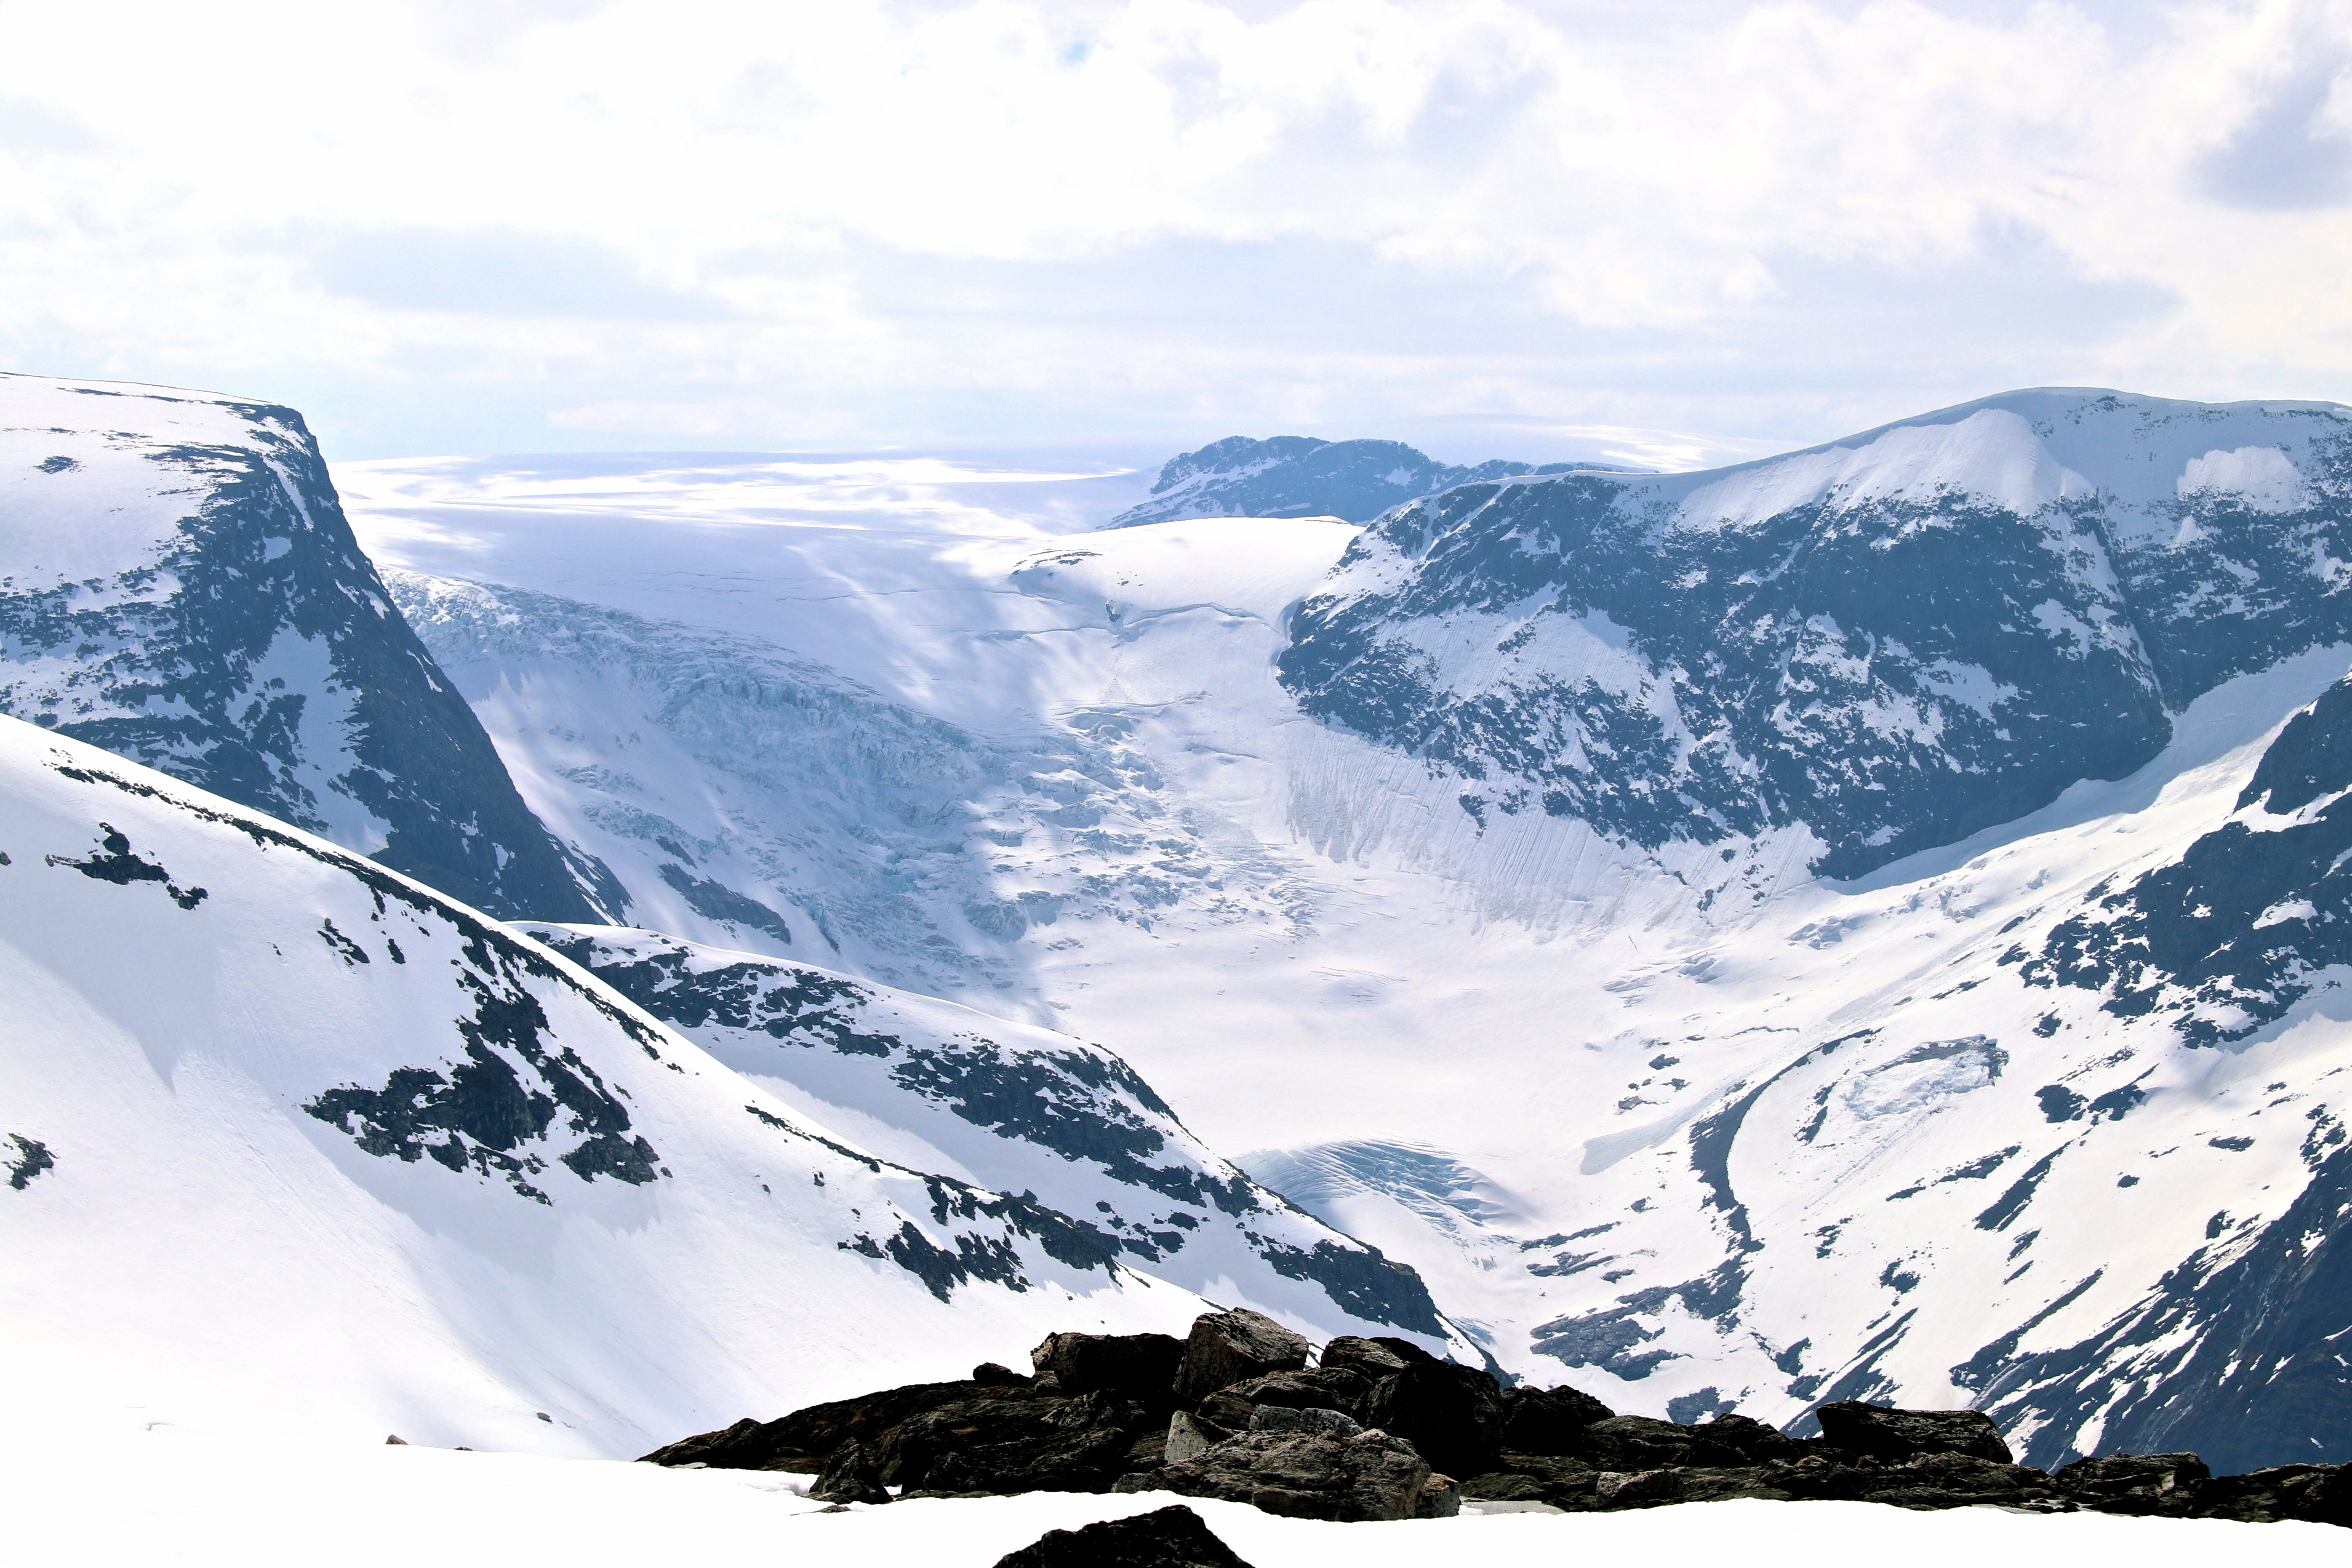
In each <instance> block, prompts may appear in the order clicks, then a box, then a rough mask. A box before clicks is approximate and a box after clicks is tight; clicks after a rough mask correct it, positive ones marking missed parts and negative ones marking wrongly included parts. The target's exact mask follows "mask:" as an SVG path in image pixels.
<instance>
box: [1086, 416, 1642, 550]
mask: <svg viewBox="0 0 2352 1568" xmlns="http://www.w3.org/2000/svg"><path fill="white" fill-rule="evenodd" d="M1593 466H1594V465H1591V464H1579V463H1551V464H1548V465H1546V466H1545V467H1543V468H1536V467H1534V466H1533V465H1531V464H1528V463H1513V462H1506V461H1504V460H1502V459H1500V458H1497V459H1495V460H1493V461H1490V462H1485V463H1480V464H1478V465H1477V466H1475V468H1457V467H1454V466H1451V465H1449V464H1445V463H1441V462H1439V461H1437V460H1436V459H1435V458H1432V457H1430V456H1429V455H1428V454H1427V453H1425V452H1421V451H1417V450H1415V449H1414V448H1412V447H1408V446H1406V445H1405V444H1404V443H1403V442H1402V441H1319V440H1317V439H1316V438H1315V437H1312V436H1276V437H1272V438H1271V439H1268V440H1264V441H1254V440H1252V439H1250V438H1249V437H1246V436H1229V437H1226V438H1225V439H1223V440H1222V441H1213V442H1211V443H1210V444H1209V445H1208V446H1206V447H1202V448H1201V449H1200V450H1199V451H1197V452H1185V453H1183V454H1181V455H1180V456H1178V457H1174V458H1170V459H1169V460H1168V463H1167V465H1166V466H1165V467H1163V468H1161V469H1160V482H1159V483H1158V484H1155V485H1153V486H1152V487H1151V500H1148V501H1145V502H1144V503H1143V504H1142V505H1140V506H1133V507H1129V509H1128V510H1125V511H1123V512H1121V513H1119V514H1118V516H1117V517H1115V518H1113V519H1111V520H1110V521H1109V522H1108V523H1106V524H1104V526H1105V527H1107V528H1133V527H1135V526H1137V525H1138V524H1139V523H1146V522H1169V521H1173V520H1175V519H1177V518H1187V517H1337V518H1344V519H1346V520H1347V521H1349V522H1369V521H1371V520H1372V519H1373V518H1376V517H1378V516H1380V515H1381V513H1382V512H1384V511H1386V510H1389V509H1390V508H1391V507H1393V506H1399V505H1402V503H1404V502H1406V501H1409V500H1414V499H1416V498H1418V497H1421V496H1425V495H1433V494H1435V493H1436V492H1437V491H1439V490H1444V489H1453V488H1454V486H1455V485H1466V484H1473V483H1475V482H1477V481H1479V480H1483V479H1516V478H1517V477H1518V476H1520V475H1522V474H1559V473H1566V472H1568V471H1570V469H1571V468H1590V467H1593ZM1600 466H1601V467H1602V468H1607V467H1608V465H1605V464H1603V465H1600Z"/></svg>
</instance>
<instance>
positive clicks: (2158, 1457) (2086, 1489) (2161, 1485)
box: [2052, 1454, 2213, 1513]
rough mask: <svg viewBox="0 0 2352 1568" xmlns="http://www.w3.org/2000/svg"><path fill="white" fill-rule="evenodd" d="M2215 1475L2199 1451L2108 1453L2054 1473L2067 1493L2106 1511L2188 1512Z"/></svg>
mask: <svg viewBox="0 0 2352 1568" xmlns="http://www.w3.org/2000/svg"><path fill="white" fill-rule="evenodd" d="M2052 1479H2053V1480H2054V1481H2056V1482H2057V1484H2058V1489H2059V1490H2060V1491H2061V1492H2062V1493H2063V1494H2064V1495H2065V1496H2067V1497H2070V1498H2072V1499H2074V1500H2075V1501H2077V1502H2079V1503H2082V1504H2083V1505H2084V1507H2086V1508H2095V1509H2097V1510H2100V1511H2101V1512H2103V1513H2157V1512H2166V1513H2172V1512H2186V1511H2187V1510H2188V1509H2189V1506H2190V1500H2191V1499H2192V1498H2194V1497H2195V1496H2196V1494H2197V1492H2198V1491H2199V1490H2200V1489H2201V1486H2202V1484H2203V1483H2204V1482H2206V1481H2209V1480H2211V1479H2213V1472H2212V1471H2211V1470H2210V1469H2208V1468H2206V1465H2205V1461H2204V1460H2202V1459H2200V1458H2198V1457H2197V1456H2196V1455H2194V1454H2108V1455H2105V1456H2104V1457H2103V1458H2095V1459H2077V1460H2075V1461H2074V1463H2073V1464H2071V1465H2067V1466H2064V1467H2063V1468H2061V1469H2060V1470H2059V1471H2058V1473H2057V1474H2056V1475H2055V1476H2053V1478H2052Z"/></svg>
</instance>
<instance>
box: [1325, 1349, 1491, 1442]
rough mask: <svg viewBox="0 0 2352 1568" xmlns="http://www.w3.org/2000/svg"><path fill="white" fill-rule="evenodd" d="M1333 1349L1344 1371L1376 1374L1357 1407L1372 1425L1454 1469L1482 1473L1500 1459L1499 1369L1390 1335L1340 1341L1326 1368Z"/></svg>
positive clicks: (1366, 1421)
mask: <svg viewBox="0 0 2352 1568" xmlns="http://www.w3.org/2000/svg"><path fill="white" fill-rule="evenodd" d="M1334 1347H1337V1348H1339V1352H1340V1354H1341V1357H1342V1360H1341V1362H1340V1365H1339V1370H1342V1371H1345V1372H1349V1373H1354V1374H1356V1375H1359V1376H1370V1377H1372V1380H1373V1381H1372V1388H1371V1392H1370V1394H1368V1395H1367V1396H1365V1398H1364V1399H1363V1400H1362V1401H1361V1402H1360V1405H1359V1407H1358V1408H1359V1412H1360V1416H1361V1418H1362V1420H1363V1421H1364V1423H1365V1424H1366V1425H1367V1426H1377V1427H1379V1428H1380V1429H1381V1430H1382V1431H1384V1432H1391V1433H1394V1434H1395V1435H1396V1436H1400V1437H1402V1438H1403V1439H1404V1440H1405V1441H1406V1442H1408V1443H1411V1444H1412V1446H1413V1447H1416V1448H1418V1449H1420V1450H1421V1452H1422V1455H1423V1458H1427V1459H1428V1460H1429V1462H1430V1463H1431V1464H1432V1465H1433V1466H1435V1467H1436V1468H1439V1469H1441V1470H1444V1472H1446V1473H1447V1474H1448V1475H1455V1476H1476V1475H1483V1474H1485V1473H1486V1471H1488V1470H1491V1469H1493V1468H1495V1466H1496V1464H1497V1463H1498V1462H1499V1461H1500V1460H1501V1458H1502V1453H1503V1417H1504V1409H1505V1407H1504V1403H1503V1390H1502V1386H1501V1385H1500V1384H1497V1383H1496V1381H1495V1379H1494V1375H1493V1374H1492V1373H1488V1372H1486V1371H1485V1370H1484V1369H1483V1368H1479V1367H1475V1366H1464V1365H1462V1364H1460V1363H1457V1362H1450V1361H1440V1360H1438V1359H1437V1357H1435V1356H1433V1355H1431V1354H1430V1353H1429V1352H1427V1351H1425V1350H1423V1349H1422V1348H1421V1347H1420V1346H1419V1345H1417V1344H1414V1343H1413V1342H1412V1341H1410V1340H1398V1339H1387V1338H1382V1339H1377V1340H1366V1339H1358V1338H1353V1337H1349V1338H1346V1339H1341V1340H1334V1341H1333V1342H1331V1344H1330V1345H1327V1346H1326V1347H1325V1348H1324V1352H1323V1361H1324V1366H1325V1368H1326V1369H1329V1368H1330V1367H1331V1354H1332V1350H1333V1348H1334ZM1375 1369H1377V1371H1376V1370H1375Z"/></svg>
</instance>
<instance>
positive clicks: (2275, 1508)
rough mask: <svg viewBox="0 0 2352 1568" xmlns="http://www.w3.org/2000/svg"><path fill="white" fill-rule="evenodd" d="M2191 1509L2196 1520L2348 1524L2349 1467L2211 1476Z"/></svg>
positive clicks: (2351, 1515) (2351, 1514)
mask: <svg viewBox="0 0 2352 1568" xmlns="http://www.w3.org/2000/svg"><path fill="white" fill-rule="evenodd" d="M2191 1509H2192V1511H2193V1512H2194V1514H2195V1515H2196V1517H2198V1518H2200V1519H2235V1520H2243V1521H2247V1522H2249V1523H2255V1524H2267V1523H2270V1522H2272V1521H2276V1520H2287V1519H2299V1520H2303V1521H2306V1522H2308V1523H2312V1524H2335V1525H2344V1526H2352V1466H2345V1465H2279V1466H2275V1467H2273V1468H2270V1469H2264V1470H2254V1471H2252V1472H2250V1473H2248V1474H2246V1475H2242V1476H2216V1477H2215V1478H2214V1479H2211V1480H2210V1481H2206V1482H2204V1483H2203V1484H2202V1485H2200V1486H2199V1487H2198V1488H2197V1489H2196V1491H2195V1493H2194V1494H2193V1498H2192V1501H2191Z"/></svg>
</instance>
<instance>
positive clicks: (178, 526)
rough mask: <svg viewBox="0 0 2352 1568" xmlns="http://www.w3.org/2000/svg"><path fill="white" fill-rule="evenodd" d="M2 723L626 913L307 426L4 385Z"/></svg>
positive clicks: (297, 820)
mask: <svg viewBox="0 0 2352 1568" xmlns="http://www.w3.org/2000/svg"><path fill="white" fill-rule="evenodd" d="M0 517H5V522H6V527H5V530H0V711H5V712H6V713H9V714H13V715H15V716H16V717H18V718H22V719H26V720H29V721H32V722H34V723H37V724H39V725H41V726H43V727H44V728H47V729H50V730H54V731H58V732H59V733H61V734H67V735H71V736H73V737H75V738H77V739H79V740H83V741H87V742H90V743H92V744H94V745H98V746H101V747H103V748H105V749H106V750H108V751H110V752H116V753H118V754H119V755H122V756H126V757H130V758H132V759H134V760H136V761H138V762H141V763H146V764H148V765H150V766H152V767H155V768H158V769H161V770H162V771H163V772H165V773H172V774H173V775H175V776H176V777H179V778H182V779H184V780H186V781H188V782H189V783H191V784H197V785H200V786H201V787H203V788H205V789H207V790H211V791H213V792H215V794H218V795H226V796H227V797H228V798H229V799H231V800H234V801H236V802H238V803H239V804H241V805H248V806H251V807H253V808H255V809H257V810H259V811H263V812H266V813H268V814H269V815H270V816H276V817H278V818H280V819H281V820H283V821H286V822H290V823H292V824H294V825H295V826H299V827H302V828H305V829H308V830H309V831H311V832H314V833H318V834H320V835H323V836H324V837H329V838H331V839H333V840H334V841H335V842H337V843H339V844H341V845H343V846H345V847H349V848H352V849H355V850H358V851H360V852H361V853H362V854H366V855H369V856H372V857H373V858H375V859H376V860H378V861H380V862H382V863H383V864H384V865H386V866H389V867H392V868H394V869H396V870H399V871H403V872H405V873H407V874H408V875H410V876H413V877H415V878H418V879H421V880H424V881H426V882H429V883H431V884H432V885H433V886H435V887H436V888H440V889H444V890H445V891H447V892H449V893H451V894H452V895H454V896H456V897H457V898H459V899H462V900H466V901H467V902H468V903H471V904H474V905H476V906H478V907H479V908H481V909H483V910H488V911H489V912H490V913H493V914H497V915H499V916H502V917H509V918H514V917H522V916H536V917H539V918H542V919H551V920H591V919H597V918H602V917H605V916H609V915H614V914H617V913H618V910H617V909H614V908H612V907H610V905H609V904H608V903H607V902H606V901H605V900H604V899H603V898H602V897H600V895H599V893H598V891H597V889H598V888H599V886H600V884H603V883H605V882H606V880H607V879H604V878H603V876H602V868H601V867H598V866H596V865H595V863H594V862H593V861H592V860H589V859H588V858H585V857H583V856H575V855H571V854H569V853H568V852H567V851H566V850H565V849H564V848H563V847H562V846H559V845H558V844H557V843H555V842H554V841H553V840H552V839H551V837H549V835H548V833H547V832H546V830H545V829H544V828H543V827H542V826H541V825H540V823H539V820H538V819H537V818H536V817H534V816H532V815H531V813H530V809H529V808H528V807H526V806H525V805H524V804H523V802H522V798H521V796H520V795H517V794H516V792H515V788H514V784H513V783H512V781H511V780H510V779H509V777H508V775H507V772H506V768H505V765H504V764H503V763H501V762H500V761H499V756H498V753H497V752H496V751H495V750H494V749H493V748H492V746H491V745H490V742H489V739H488V736H487V735H486V734H485V733H484V732H483V730H482V726H481V724H480V722H479V721H478V720H477V719H476V718H475V717H474V714H473V711H472V710H471V709H470V708H468V707H467V704H466V702H465V701H464V700H463V699H462V698H460V697H459V696H458V695H457V691H456V690H455V689H454V688H452V686H451V685H450V683H449V682H448V681H447V680H446V679H444V678H443V677H442V675H441V673H440V671H439V670H438V669H437V668H435V666H434V663H433V659H432V657H431V656H430V655H429V654H427V653H426V652H425V648H424V647H423V645H422V644H420V643H419V642H418V641H417V640H416V637H415V634H414V633H413V632H411V631H410V630H409V627H408V625H407V623H406V622H405V621H404V620H403V619H402V618H401V616H400V613H399V611H398V610H396V609H395V608H394V607H393V605H392V601H391V598H390V596H389V595H387V594H386V593H385V592H384V589H383V584H382V582H381V581H380V580H379V579H378V577H377V575H376V571H375V568H374V566H373V564H372V563H370V562H369V561H368V559H367V557H366V556H365V555H364V554H362V552H361V551H360V548H359V545H358V543H357V542H356V541H355V540H354V539H353V538H352V531H351V527H350V525H349V524H348V523H347V522H346V521H344V518H343V513H342V509H341V505H340V504H339V502H338V501H337V500H336V496H335V490H334V487H333V485H332V483H331V481H330V480H329V479H328V476H327V470H326V466H325V464H324V463H323V462H322V461H321V460H320V456H319V450H318V447H317V445H316V444H315V443H314V442H313V441H312V439H311V437H310V432H309V430H308V429H306V428H305V427H304V426H303V423H302V418H301V416H300V415H299V414H297V413H295V412H294V411H293V410H291V409H289V408H281V407H275V406H272V405H266V404H258V403H247V402H242V401H238V400H236V399H232V398H226V397H220V396H216V395H211V394H206V393H190V392H178V391H171V390H166V389H162V388H156V387H144V386H132V385H124V384H96V383H73V382H63V381H51V380H45V379H41V378H38V377H33V376H24V375H7V376H0Z"/></svg>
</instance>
